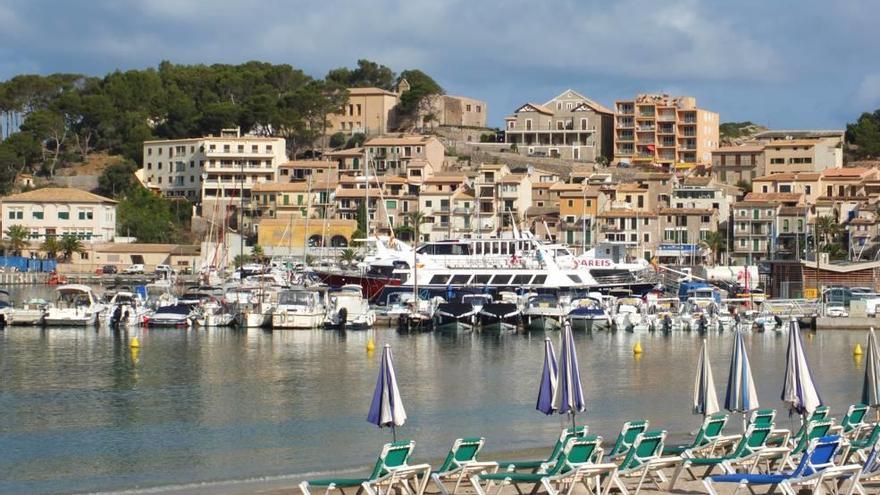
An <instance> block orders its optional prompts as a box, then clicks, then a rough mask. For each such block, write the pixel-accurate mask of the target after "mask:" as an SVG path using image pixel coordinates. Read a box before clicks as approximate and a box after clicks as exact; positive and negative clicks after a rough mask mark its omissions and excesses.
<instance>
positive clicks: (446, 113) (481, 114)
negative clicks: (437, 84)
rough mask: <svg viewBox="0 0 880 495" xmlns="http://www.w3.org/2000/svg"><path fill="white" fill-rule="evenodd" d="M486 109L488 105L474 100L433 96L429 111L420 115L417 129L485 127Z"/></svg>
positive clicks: (450, 96)
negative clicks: (436, 126)
mask: <svg viewBox="0 0 880 495" xmlns="http://www.w3.org/2000/svg"><path fill="white" fill-rule="evenodd" d="M488 109H489V105H488V104H487V103H486V102H485V101H482V100H477V99H475V98H468V97H466V96H452V95H439V96H435V97H434V98H432V99H431V102H430V107H429V109H428V110H427V111H424V112H422V113H421V115H420V122H419V125H418V127H432V126H435V125H441V126H452V127H486V116H487V115H488V113H489V110H488ZM429 115H430V118H429V117H428V116H429Z"/></svg>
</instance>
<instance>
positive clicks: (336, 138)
mask: <svg viewBox="0 0 880 495" xmlns="http://www.w3.org/2000/svg"><path fill="white" fill-rule="evenodd" d="M345 141H346V138H345V133H342V132H337V133H335V134H333V135H332V136H330V147H331V148H333V149H338V148H341V147H343V146H344V145H345Z"/></svg>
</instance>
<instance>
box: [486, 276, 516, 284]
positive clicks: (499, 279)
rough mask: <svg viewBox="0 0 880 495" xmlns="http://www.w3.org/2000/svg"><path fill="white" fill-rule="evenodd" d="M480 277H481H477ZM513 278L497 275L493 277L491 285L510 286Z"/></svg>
mask: <svg viewBox="0 0 880 495" xmlns="http://www.w3.org/2000/svg"><path fill="white" fill-rule="evenodd" d="M477 276H479V275H477ZM512 278H513V275H495V276H494V277H492V281H491V282H490V284H491V285H508V284H510V280H511V279H512Z"/></svg>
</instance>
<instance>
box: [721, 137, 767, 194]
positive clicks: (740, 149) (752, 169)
mask: <svg viewBox="0 0 880 495" xmlns="http://www.w3.org/2000/svg"><path fill="white" fill-rule="evenodd" d="M765 170H766V166H765V165H764V146H763V145H760V144H748V145H743V146H724V147H721V148H717V149H714V150H712V177H714V178H715V180H717V181H719V182H723V183H725V184H731V185H736V184H737V183H739V182H746V183H749V182H752V180H754V179H755V177H760V176H762V175H764V172H765Z"/></svg>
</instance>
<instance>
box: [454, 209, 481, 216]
mask: <svg viewBox="0 0 880 495" xmlns="http://www.w3.org/2000/svg"><path fill="white" fill-rule="evenodd" d="M474 212H475V211H474V209H473V208H460V207H459V208H453V210H452V214H453V215H472V214H474Z"/></svg>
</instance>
